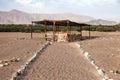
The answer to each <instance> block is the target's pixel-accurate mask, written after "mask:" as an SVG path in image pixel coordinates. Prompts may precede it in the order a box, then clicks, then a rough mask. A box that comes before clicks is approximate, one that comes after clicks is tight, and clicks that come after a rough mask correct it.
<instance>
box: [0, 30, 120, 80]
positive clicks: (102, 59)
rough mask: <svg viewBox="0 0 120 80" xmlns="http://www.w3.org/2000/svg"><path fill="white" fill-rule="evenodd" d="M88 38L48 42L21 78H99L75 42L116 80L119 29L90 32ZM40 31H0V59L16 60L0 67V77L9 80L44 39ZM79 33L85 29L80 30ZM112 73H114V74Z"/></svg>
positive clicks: (119, 44)
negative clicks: (31, 33)
mask: <svg viewBox="0 0 120 80" xmlns="http://www.w3.org/2000/svg"><path fill="white" fill-rule="evenodd" d="M91 35H92V38H91V39H86V38H85V37H83V38H84V40H82V41H78V42H71V43H67V42H64V43H61V42H59V43H52V45H50V46H48V47H47V48H46V49H45V50H44V52H43V53H42V54H41V55H40V56H38V58H37V59H36V60H35V62H33V64H32V65H30V66H29V68H28V69H27V73H25V75H24V76H23V77H22V79H23V80H101V76H99V75H98V73H97V70H96V69H95V67H94V66H93V65H91V64H90V62H89V61H88V60H87V59H86V58H85V56H84V55H83V53H81V51H80V49H78V47H77V46H75V43H80V45H81V46H82V48H83V49H84V50H85V51H88V52H89V53H90V55H91V56H92V57H93V58H94V59H95V62H96V64H97V65H98V66H100V67H101V68H102V69H103V70H104V71H105V72H106V73H107V74H108V76H109V77H110V78H113V79H114V80H120V77H119V76H120V74H119V73H116V71H118V72H119V71H120V42H119V41H120V32H91ZM43 36H44V35H43V33H34V34H33V37H34V38H33V39H30V33H9V32H8V33H5V32H2V33H0V61H6V60H11V59H15V58H17V59H19V61H17V62H14V61H13V62H8V64H9V65H7V66H4V67H0V80H9V79H10V78H11V77H12V75H13V74H14V72H16V71H17V70H18V69H19V68H20V67H21V66H22V65H24V64H25V62H26V61H27V60H28V59H29V58H30V57H31V56H33V55H34V54H35V53H36V51H38V50H39V49H40V48H41V47H42V45H43V44H44V43H45V42H46V41H45V40H44V39H43V38H42V37H43ZM83 36H88V32H86V31H85V32H84V31H83ZM115 73H116V74H115Z"/></svg>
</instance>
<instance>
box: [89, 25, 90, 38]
mask: <svg viewBox="0 0 120 80" xmlns="http://www.w3.org/2000/svg"><path fill="white" fill-rule="evenodd" d="M89 38H90V26H89Z"/></svg>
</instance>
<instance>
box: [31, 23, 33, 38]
mask: <svg viewBox="0 0 120 80" xmlns="http://www.w3.org/2000/svg"><path fill="white" fill-rule="evenodd" d="M32 27H33V22H32V26H31V39H32V38H33V34H32V31H33V28H32Z"/></svg>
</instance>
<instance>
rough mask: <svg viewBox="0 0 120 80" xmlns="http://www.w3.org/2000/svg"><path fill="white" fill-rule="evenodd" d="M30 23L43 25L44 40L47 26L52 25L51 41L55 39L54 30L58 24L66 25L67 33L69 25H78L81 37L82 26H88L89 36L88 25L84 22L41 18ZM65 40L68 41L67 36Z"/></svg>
mask: <svg viewBox="0 0 120 80" xmlns="http://www.w3.org/2000/svg"><path fill="white" fill-rule="evenodd" d="M32 24H41V25H44V32H45V39H46V40H47V35H46V28H47V26H52V29H53V41H55V30H56V28H57V27H58V29H59V26H66V27H67V35H68V34H69V33H70V31H71V27H73V26H77V27H80V36H81V38H82V26H89V36H90V25H89V24H85V23H77V22H74V21H70V20H42V21H32ZM56 26H57V27H56ZM31 29H32V27H31ZM31 38H32V30H31ZM67 41H68V38H67Z"/></svg>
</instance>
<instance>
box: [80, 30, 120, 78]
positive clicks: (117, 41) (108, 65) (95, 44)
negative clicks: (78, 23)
mask: <svg viewBox="0 0 120 80" xmlns="http://www.w3.org/2000/svg"><path fill="white" fill-rule="evenodd" d="M83 35H88V34H87V33H86V32H85V33H83ZM91 35H92V36H94V38H93V39H86V40H83V41H82V42H80V43H81V45H82V47H83V48H84V50H85V51H88V52H89V53H90V54H91V55H92V57H93V58H94V59H95V61H96V63H97V64H98V65H99V66H101V68H102V69H104V70H105V71H106V72H107V74H108V75H109V77H111V78H113V79H115V80H120V73H119V74H116V75H115V74H114V73H112V71H114V72H115V71H119V72H120V32H106V33H105V32H92V33H91Z"/></svg>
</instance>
